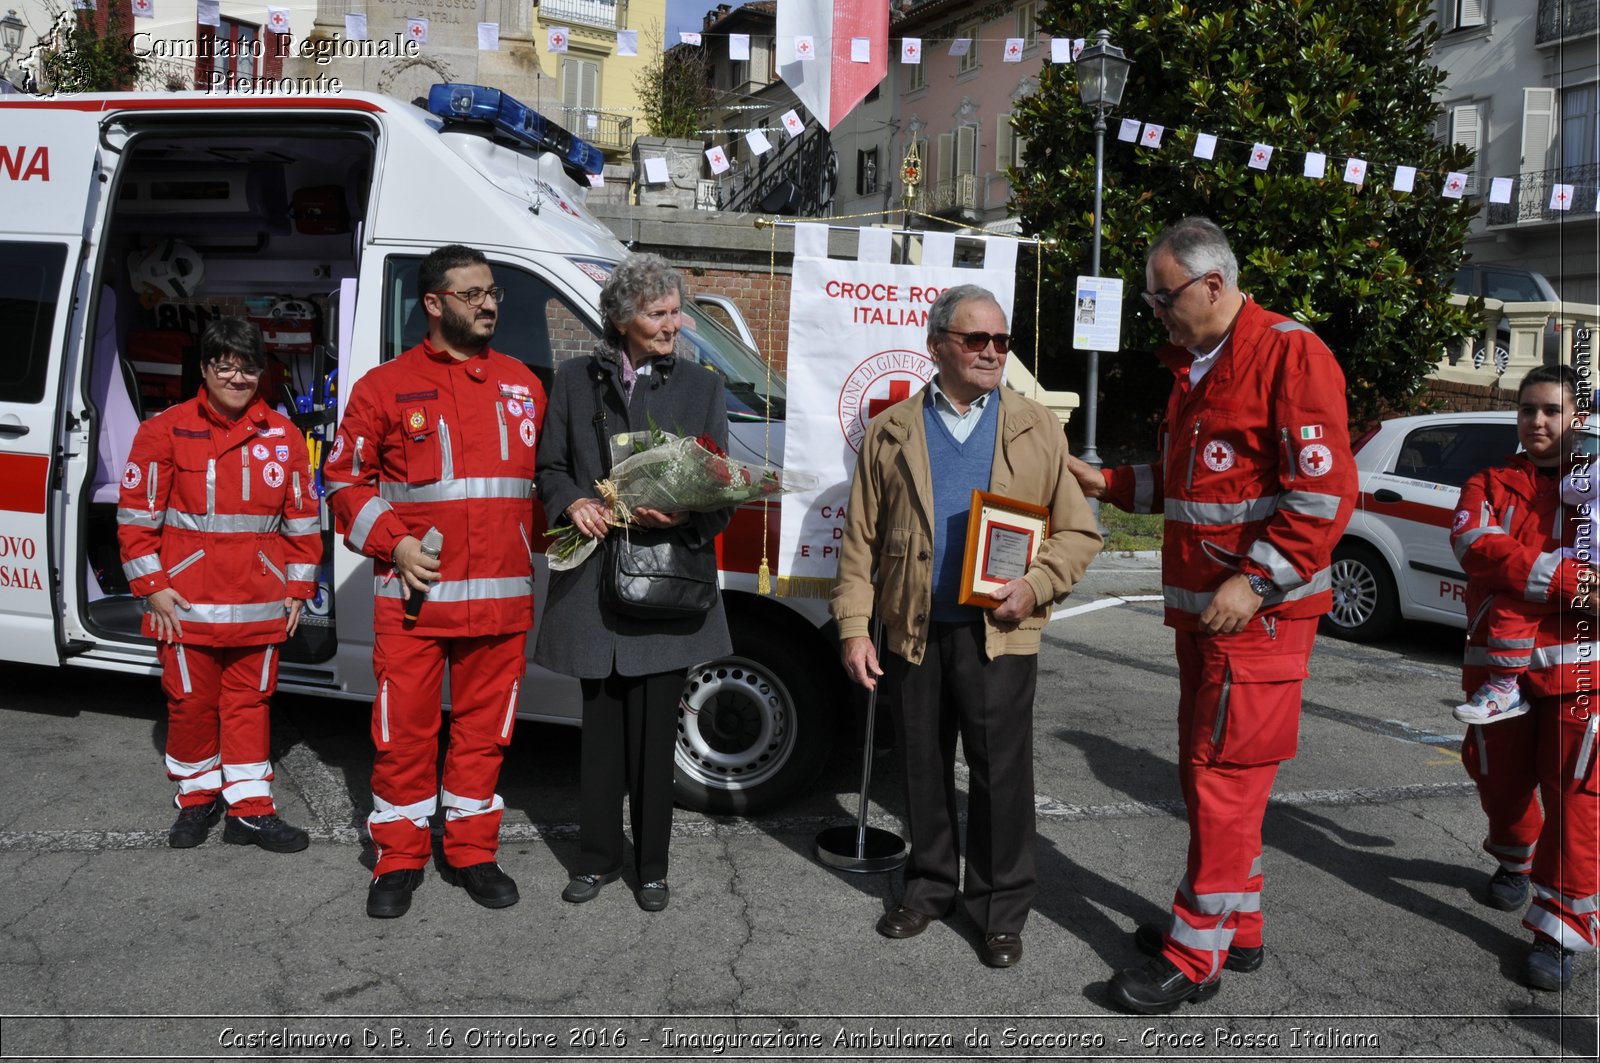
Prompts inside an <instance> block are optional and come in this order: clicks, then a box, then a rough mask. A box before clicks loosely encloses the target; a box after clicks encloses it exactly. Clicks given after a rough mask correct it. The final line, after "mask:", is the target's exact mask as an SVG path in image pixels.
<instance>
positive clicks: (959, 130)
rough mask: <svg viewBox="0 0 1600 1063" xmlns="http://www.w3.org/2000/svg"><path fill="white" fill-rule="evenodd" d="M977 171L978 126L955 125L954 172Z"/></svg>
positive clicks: (958, 173)
mask: <svg viewBox="0 0 1600 1063" xmlns="http://www.w3.org/2000/svg"><path fill="white" fill-rule="evenodd" d="M977 172H978V127H977V126H975V125H963V126H957V127H956V174H957V175H960V174H969V173H977Z"/></svg>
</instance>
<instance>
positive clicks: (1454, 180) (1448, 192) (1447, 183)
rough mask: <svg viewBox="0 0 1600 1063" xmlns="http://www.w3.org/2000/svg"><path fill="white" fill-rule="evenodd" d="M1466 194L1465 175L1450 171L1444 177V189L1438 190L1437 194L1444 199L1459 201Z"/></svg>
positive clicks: (1457, 171)
mask: <svg viewBox="0 0 1600 1063" xmlns="http://www.w3.org/2000/svg"><path fill="white" fill-rule="evenodd" d="M1466 192H1467V175H1466V174H1464V173H1462V172H1460V171H1459V170H1451V171H1450V172H1449V173H1447V174H1445V175H1444V187H1442V188H1440V189H1439V194H1440V195H1441V196H1444V197H1445V198H1446V199H1460V198H1461V197H1462V196H1464V195H1466Z"/></svg>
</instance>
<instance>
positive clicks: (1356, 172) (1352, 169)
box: [1350, 166, 1361, 177]
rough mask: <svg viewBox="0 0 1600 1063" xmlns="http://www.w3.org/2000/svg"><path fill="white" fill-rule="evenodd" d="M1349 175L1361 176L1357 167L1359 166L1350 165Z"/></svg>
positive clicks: (1359, 168)
mask: <svg viewBox="0 0 1600 1063" xmlns="http://www.w3.org/2000/svg"><path fill="white" fill-rule="evenodd" d="M1350 176H1351V177H1360V176H1361V167H1359V166H1352V167H1350Z"/></svg>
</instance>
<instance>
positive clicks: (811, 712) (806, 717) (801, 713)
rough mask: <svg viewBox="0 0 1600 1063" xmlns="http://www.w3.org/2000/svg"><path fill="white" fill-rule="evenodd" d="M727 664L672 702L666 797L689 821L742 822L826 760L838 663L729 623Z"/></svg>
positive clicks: (708, 668)
mask: <svg viewBox="0 0 1600 1063" xmlns="http://www.w3.org/2000/svg"><path fill="white" fill-rule="evenodd" d="M729 620H730V623H729V630H730V633H731V634H732V636H733V655H732V656H729V657H721V658H718V659H717V660H715V661H710V662H707V663H706V664H702V665H697V666H696V667H694V668H691V669H690V670H689V676H688V679H687V681H686V682H685V684H684V688H683V698H682V699H681V700H680V701H679V702H678V746H677V753H676V768H677V771H676V779H675V781H674V787H675V790H676V794H677V801H678V804H680V805H682V806H683V807H685V808H689V809H693V810H695V811H697V812H711V813H714V814H719V815H751V814H754V813H758V812H763V811H765V810H767V809H770V808H773V807H775V806H776V805H778V804H779V803H781V802H782V801H784V800H785V799H787V798H788V797H789V796H791V795H792V794H794V793H796V792H798V791H799V790H801V789H804V788H805V787H807V786H809V785H810V784H811V782H812V781H813V780H814V779H815V778H816V777H817V773H818V772H819V771H821V769H822V766H823V764H824V762H825V761H826V760H827V755H828V749H829V746H830V744H831V739H832V734H833V728H832V720H831V717H832V706H833V705H834V704H835V703H836V701H837V699H829V698H827V697H825V696H824V693H823V690H824V686H823V684H824V683H825V682H826V678H825V677H826V676H828V675H829V674H830V673H829V671H828V669H834V670H837V669H838V662H837V661H836V660H835V659H834V658H833V657H832V656H831V655H827V654H825V653H824V652H823V649H822V646H821V640H820V639H815V638H814V639H813V640H812V641H815V642H816V643H817V648H816V649H815V650H814V651H811V652H807V643H806V642H805V641H803V640H801V639H797V638H794V637H792V635H791V633H790V632H788V631H786V630H785V629H784V628H781V627H780V628H778V629H776V631H774V630H771V629H767V628H763V627H757V626H756V625H753V624H750V623H744V622H735V620H736V618H735V617H733V616H730V617H729Z"/></svg>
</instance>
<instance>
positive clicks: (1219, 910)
mask: <svg viewBox="0 0 1600 1063" xmlns="http://www.w3.org/2000/svg"><path fill="white" fill-rule="evenodd" d="M1178 892H1180V893H1182V894H1183V896H1184V898H1185V899H1186V900H1187V901H1188V902H1189V907H1190V908H1192V909H1194V910H1195V911H1197V912H1200V913H1201V914H1202V915H1227V914H1228V913H1229V912H1236V911H1238V910H1239V902H1240V901H1242V900H1243V899H1244V897H1245V896H1246V895H1245V894H1243V893H1196V892H1195V891H1194V887H1193V886H1191V885H1190V884H1189V876H1188V875H1185V876H1183V881H1182V882H1179V883H1178Z"/></svg>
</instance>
